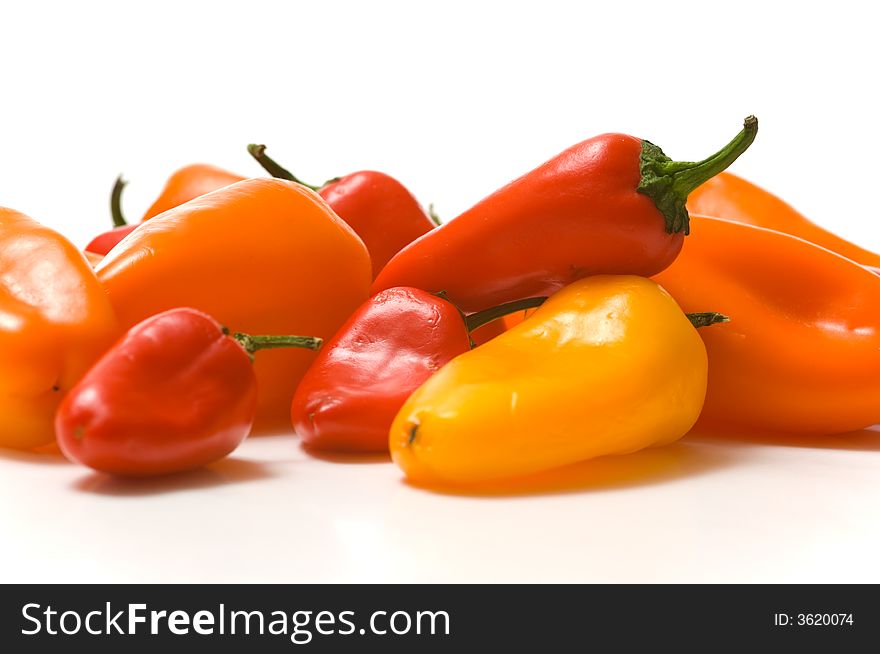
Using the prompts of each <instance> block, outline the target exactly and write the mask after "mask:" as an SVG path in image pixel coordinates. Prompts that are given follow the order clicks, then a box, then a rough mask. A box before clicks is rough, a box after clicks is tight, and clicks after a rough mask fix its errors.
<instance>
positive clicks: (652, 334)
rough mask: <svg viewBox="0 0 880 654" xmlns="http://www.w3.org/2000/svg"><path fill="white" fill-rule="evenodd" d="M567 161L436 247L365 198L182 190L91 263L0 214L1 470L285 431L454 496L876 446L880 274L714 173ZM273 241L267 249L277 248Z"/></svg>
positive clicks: (706, 166)
mask: <svg viewBox="0 0 880 654" xmlns="http://www.w3.org/2000/svg"><path fill="white" fill-rule="evenodd" d="M757 131H758V122H757V120H756V119H755V118H754V117H752V116H750V117H748V118H746V119H745V121H744V124H743V128H742V130H741V131H740V132H739V133H738V134H737V135H736V136H735V137H734V138H733V139H732V140H731V141H730V142H729V143H728V144H727V145H725V146H724V147H723V148H721V149H720V150H719V151H718V152H716V153H715V154H714V155H711V156H709V157H707V158H706V159H703V160H701V161H695V162H685V161H674V160H672V159H671V158H670V157H668V156H666V154H664V152H663V151H662V150H661V149H660V148H659V147H657V146H656V145H654V144H653V143H651V142H650V141H646V140H643V139H639V138H635V137H632V136H628V135H625V134H602V135H600V136H596V137H594V138H591V139H588V140H586V141H582V142H580V143H578V144H576V145H574V146H572V147H570V148H569V149H567V150H565V151H564V152H562V153H560V154H558V155H557V156H555V157H553V158H552V159H550V160H549V161H547V162H546V163H544V164H542V165H540V166H538V167H537V168H535V169H534V170H532V171H531V172H528V173H526V174H524V175H523V176H521V177H519V178H518V179H516V180H513V181H512V182H510V183H509V184H507V185H506V186H504V187H503V188H501V189H499V190H497V191H495V192H494V193H492V194H491V195H489V196H487V197H486V198H485V199H484V200H482V201H480V202H478V203H477V204H476V205H474V206H473V207H472V208H470V209H468V210H467V211H465V212H464V213H462V214H461V215H460V216H457V217H455V218H453V219H451V220H449V221H447V222H445V223H443V224H440V222H439V220H438V219H437V218H436V216H434V215H433V212H432V211H431V210H430V209H429V210H427V211H426V210H425V208H424V207H423V206H422V205H421V204H420V203H419V202H418V200H417V199H416V198H415V197H414V196H413V194H412V193H410V191H409V190H407V189H406V187H404V186H403V184H401V183H400V182H399V181H397V180H396V179H394V178H393V177H391V176H389V175H387V174H385V173H382V172H378V171H370V170H366V171H357V172H353V173H349V174H345V175H343V176H341V177H336V178H334V179H331V180H329V181H328V182H325V183H324V184H322V185H311V184H306V183H304V182H302V181H300V180H299V179H298V178H297V177H295V176H294V175H293V174H292V173H291V172H289V171H288V170H287V169H286V168H284V167H283V166H282V165H281V164H279V163H278V162H276V161H275V160H274V159H272V158H270V157H269V156H268V155H267V153H266V150H267V148H266V146H265V145H257V144H251V145H249V146H248V148H247V151H248V153H249V154H250V155H251V156H252V157H253V159H254V160H255V161H256V163H258V164H259V165H260V166H262V168H263V170H264V171H265V173H268V175H269V176H268V177H245V176H242V175H238V174H235V173H232V172H228V171H226V170H222V169H220V168H217V167H215V166H211V165H207V164H195V165H191V166H187V167H185V168H182V169H180V170H178V171H176V172H174V173H173V174H172V175H171V177H170V178H169V179H168V182H167V184H166V186H165V188H164V189H163V190H162V192H161V194H160V195H159V197H158V198H157V199H156V200H155V202H153V204H152V205H151V206H150V207H149V208H148V209H147V210H146V211H145V212H144V214H143V217H142V218H141V220H140V221H138V222H135V223H128V222H127V221H126V219H125V217H124V214H123V211H122V193H123V188H124V186H125V182H124V181H123V179H122V178H121V177H120V178H119V179H118V180H117V181H116V184H115V185H114V187H113V192H112V194H111V202H110V205H111V207H110V208H111V212H110V213H111V216H112V219H113V228H112V229H111V230H110V231H107V232H104V233H102V234H99V235H98V236H96V237H95V238H94V239H93V240H92V241H91V242H90V243H89V244H88V245H87V246H86V248H85V249H84V250H82V251H80V250H78V249H77V248H76V247H74V246H73V245H72V244H71V243H70V242H69V241H68V240H67V239H65V238H64V237H63V236H62V235H60V234H58V233H56V232H53V231H52V230H50V229H48V228H46V227H44V226H42V225H40V224H39V223H37V222H35V221H34V220H32V219H30V218H28V217H26V216H23V215H22V214H20V213H17V212H16V211H13V210H12V209H0V366H2V367H3V375H2V376H0V380H2V381H0V384H2V386H0V405H2V409H3V410H2V411H0V447H5V448H16V449H28V450H41V449H44V448H50V449H51V447H52V444H53V443H57V446H59V447H60V449H61V451H62V452H63V453H64V455H66V456H67V457H68V458H69V459H71V460H72V461H76V462H79V463H81V464H84V465H86V466H89V467H91V468H93V469H94V470H97V471H100V472H102V473H106V474H111V475H122V476H132V477H138V476H141V477H142V476H153V475H162V474H170V473H179V472H184V471H187V470H192V469H194V468H198V467H201V466H205V465H209V464H211V463H212V462H215V461H217V460H219V459H221V458H223V457H225V456H227V455H228V454H230V453H231V452H233V451H234V450H235V448H236V447H237V446H238V445H239V444H240V443H241V442H242V441H243V440H245V439H246V438H247V437H248V436H249V435H251V434H255V433H259V432H261V431H274V432H277V431H278V430H279V429H281V430H289V431H293V432H295V433H296V434H297V435H298V437H299V438H300V440H301V442H302V444H303V447H304V448H305V449H306V451H308V452H311V453H319V452H335V453H346V454H351V455H358V454H363V453H373V454H375V453H380V454H386V455H387V454H389V453H390V456H391V458H392V459H393V461H394V462H395V463H396V464H397V465H398V466H399V467H400V469H401V470H402V471H403V473H404V474H405V476H406V477H407V478H408V479H409V480H410V481H412V482H415V483H419V484H426V485H428V486H448V485H451V486H469V485H475V484H477V485H478V484H483V483H492V482H496V481H500V480H508V479H520V478H527V477H529V476H530V475H535V474H538V473H542V472H545V471H547V470H552V469H556V468H560V467H563V466H566V465H570V464H574V463H578V462H581V461H584V460H587V459H590V458H593V457H598V456H605V455H622V454H627V453H631V452H635V451H637V450H640V449H643V448H646V447H652V446H658V445H665V444H668V443H671V442H673V441H676V440H678V439H680V438H682V437H684V436H685V435H687V434H688V433H689V432H690V431H691V430H692V429H693V428H694V427H695V425H700V426H703V425H705V426H706V427H708V428H711V429H718V430H719V431H725V430H726V431H725V433H731V434H732V433H740V434H746V433H749V432H751V431H759V432H766V431H773V432H778V433H786V434H790V435H791V436H792V437H793V438H794V437H796V436H797V435H798V434H811V435H812V434H836V433H842V432H847V431H852V430H857V429H862V428H865V427H869V426H871V425H874V424H876V423H878V422H880V375H878V374H877V372H878V370H880V308H878V307H880V274H878V272H880V255H877V254H874V253H872V252H869V251H867V250H865V249H862V248H860V247H858V246H856V245H854V244H851V243H848V242H847V241H845V240H843V239H841V238H840V237H838V236H835V235H834V234H832V233H830V232H828V231H826V230H824V229H822V228H820V227H818V226H817V225H815V224H813V223H811V222H810V221H809V220H807V219H806V218H804V217H803V216H801V215H800V214H799V213H797V212H796V211H795V210H794V209H793V208H792V207H791V206H789V205H788V204H786V203H785V202H783V201H782V200H780V199H779V198H776V197H774V196H773V195H771V194H769V193H768V192H766V191H764V190H762V189H760V188H759V187H757V186H755V185H753V184H751V183H750V182H747V181H745V180H744V179H741V178H739V177H737V176H735V175H733V174H732V173H728V172H725V170H726V169H727V168H728V167H729V166H730V165H731V164H732V163H733V162H734V161H735V160H736V159H737V158H738V157H739V156H740V155H742V154H743V153H744V152H745V151H746V150H747V149H748V148H749V147H750V145H751V144H752V142H753V141H754V139H755V136H756V134H757ZM267 234H270V235H271V238H266V235H267Z"/></svg>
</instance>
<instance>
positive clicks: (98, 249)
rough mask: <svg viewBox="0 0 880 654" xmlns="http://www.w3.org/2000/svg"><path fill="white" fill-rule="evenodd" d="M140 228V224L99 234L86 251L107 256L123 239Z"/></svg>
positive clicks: (115, 228)
mask: <svg viewBox="0 0 880 654" xmlns="http://www.w3.org/2000/svg"><path fill="white" fill-rule="evenodd" d="M139 226H140V223H134V224H132V225H123V226H122V227H114V228H113V229H111V230H110V231H108V232H104V233H103V234H98V236H96V237H95V238H93V239H92V240H91V241H89V244H88V245H87V246H86V247H85V250H86V252H91V253H92V254H100V255H106V254H107V253H108V252H109V251H110V250H112V249H113V248H114V247H116V245H117V244H118V243H119V242H120V241H121V240H122V239H124V238H125V237H126V236H128V235H129V234H131V233H132V232H133V231H134V230H135V229H136V228H137V227H139Z"/></svg>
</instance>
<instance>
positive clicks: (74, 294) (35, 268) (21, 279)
mask: <svg viewBox="0 0 880 654" xmlns="http://www.w3.org/2000/svg"><path fill="white" fill-rule="evenodd" d="M118 334H119V329H118V326H117V323H116V318H115V316H114V315H113V310H112V309H111V308H110V303H109V302H108V300H107V296H106V293H105V292H104V289H103V288H102V287H101V284H100V283H99V282H98V280H97V279H96V278H95V275H94V273H93V272H92V269H91V267H90V266H89V264H88V262H87V261H86V259H85V257H84V256H83V255H82V253H81V252H79V250H77V249H76V247H75V246H74V245H73V244H72V243H70V242H69V241H68V240H67V239H65V238H64V237H63V236H61V235H60V234H58V233H56V232H54V231H52V230H51V229H49V228H48V227H44V226H43V225H40V224H39V223H37V222H36V221H34V220H31V219H30V218H28V217H27V216H24V215H22V214H20V213H18V212H17V211H13V210H11V209H3V208H0V447H12V448H18V449H29V448H34V447H39V446H41V445H45V444H47V443H50V442H52V441H53V440H54V438H55V431H54V426H53V423H54V420H55V409H56V407H57V406H58V404H59V402H60V401H61V399H62V397H64V394H65V393H66V392H67V391H69V390H70V389H71V387H73V386H74V384H75V383H76V382H77V381H78V380H79V378H80V377H81V376H82V375H83V374H84V373H85V372H86V371H87V370H88V369H89V367H90V366H91V364H92V363H94V361H96V360H97V359H98V358H99V357H100V356H101V355H102V354H103V353H104V351H105V350H106V349H107V348H108V347H109V346H110V345H111V344H112V343H113V341H114V340H115V338H116V337H117V336H118Z"/></svg>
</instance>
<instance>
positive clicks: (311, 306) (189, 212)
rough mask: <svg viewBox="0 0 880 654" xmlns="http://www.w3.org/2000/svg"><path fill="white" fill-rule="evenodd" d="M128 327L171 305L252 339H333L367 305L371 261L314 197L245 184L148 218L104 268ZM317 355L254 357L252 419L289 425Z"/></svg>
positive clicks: (272, 185) (272, 183)
mask: <svg viewBox="0 0 880 654" xmlns="http://www.w3.org/2000/svg"><path fill="white" fill-rule="evenodd" d="M97 273H98V278H99V279H100V280H101V281H102V282H103V284H104V286H105V288H106V289H107V293H108V295H109V297H110V301H111V303H112V304H113V307H114V308H115V309H116V312H117V315H118V316H119V319H120V321H121V323H122V325H123V327H125V328H126V329H127V328H130V327H132V326H133V325H135V324H137V323H138V322H140V321H141V320H143V319H145V318H147V317H149V316H152V315H154V314H156V313H159V312H161V311H166V310H168V309H172V308H176V307H192V308H195V309H199V310H200V311H204V312H206V313H208V314H210V315H212V316H214V317H215V318H217V320H219V321H220V322H221V323H222V324H224V325H230V326H232V325H234V326H235V329H236V330H240V331H243V332H248V333H251V334H307V335H309V336H317V337H320V338H323V339H327V338H330V337H331V336H332V335H333V334H334V332H335V331H336V330H337V328H338V327H339V326H340V325H342V323H343V322H344V321H345V320H346V318H348V316H349V314H351V312H352V311H354V310H355V309H356V308H357V307H358V306H360V304H361V303H363V301H364V300H366V299H367V295H368V292H369V287H370V282H371V280H372V273H371V265H370V256H369V254H368V253H367V249H366V247H364V244H363V242H362V241H361V240H360V238H358V236H357V235H356V234H355V233H354V232H353V231H352V229H351V228H350V227H349V226H348V225H346V224H345V223H344V222H343V221H342V220H341V219H340V218H338V217H337V216H336V214H334V213H333V211H332V210H331V209H330V207H328V206H327V204H326V203H325V202H324V200H322V199H321V198H320V197H319V196H318V195H317V194H316V193H314V192H312V191H310V190H309V189H307V188H305V187H304V186H301V185H299V184H296V183H293V182H287V181H284V180H278V179H249V180H246V181H243V182H238V183H236V184H233V185H231V186H227V187H225V188H222V189H219V190H217V191H214V192H213V193H208V194H207V195H202V196H200V197H198V198H196V199H194V200H192V201H190V202H187V203H185V204H182V205H180V206H178V207H176V208H174V209H170V210H168V211H166V212H164V213H163V214H161V215H159V216H156V217H155V218H153V219H151V220H149V221H147V222H146V223H144V224H143V225H141V226H140V227H139V228H138V229H137V230H135V231H134V232H133V233H132V234H131V235H130V236H129V237H128V238H127V239H126V240H125V241H123V242H122V243H120V244H119V245H118V246H116V247H115V248H114V249H113V250H112V251H111V252H110V254H108V255H107V257H106V258H105V259H104V260H103V261H102V262H101V263H100V264H99V265H98V268H97ZM314 356H315V354H314V353H313V352H309V351H307V350H267V351H262V352H259V353H257V355H256V360H255V368H254V371H255V373H256V375H257V383H258V387H259V390H258V415H257V420H258V423H259V425H260V426H262V427H277V426H284V427H286V428H289V424H290V421H289V415H290V400H291V398H292V397H293V393H294V391H295V390H296V387H297V384H298V383H299V380H300V378H301V377H302V375H303V374H305V371H306V369H307V368H308V367H309V365H310V364H311V362H312V360H313V358H314Z"/></svg>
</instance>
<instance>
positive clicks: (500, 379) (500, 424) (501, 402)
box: [390, 276, 717, 485]
mask: <svg viewBox="0 0 880 654" xmlns="http://www.w3.org/2000/svg"><path fill="white" fill-rule="evenodd" d="M716 315H717V314H716ZM710 322H711V320H710ZM707 369H708V364H707V358H706V349H705V347H704V346H703V341H702V339H701V338H700V336H699V335H698V334H697V331H696V329H695V328H694V325H693V324H692V323H691V321H690V320H689V319H688V316H686V315H685V314H684V313H683V312H682V310H681V309H680V308H679V307H678V305H677V304H676V303H675V301H674V300H673V299H672V297H671V296H670V295H669V294H668V293H667V292H666V291H664V290H663V289H662V288H661V287H660V286H658V285H657V284H656V283H655V282H652V281H650V280H648V279H644V278H641V277H631V276H599V277H590V278H586V279H583V280H581V281H578V282H575V283H574V284H572V285H570V286H568V287H566V288H564V289H563V290H561V291H559V292H558V293H556V294H554V295H553V296H552V297H550V298H549V299H548V300H547V302H545V303H544V305H543V306H541V308H540V309H538V310H537V311H536V312H535V313H534V315H532V316H531V317H529V318H527V319H526V320H525V321H524V322H522V323H520V324H519V325H517V326H515V327H513V328H512V329H510V330H509V331H507V332H505V333H504V334H502V335H500V336H498V337H496V338H495V339H493V340H491V341H489V342H488V343H486V344H485V345H482V346H481V347H479V348H477V349H475V350H472V351H470V352H466V353H465V354H462V355H460V356H458V357H456V358H455V359H453V360H452V361H451V362H449V363H448V364H446V365H445V366H444V367H443V368H441V369H440V370H439V371H438V372H437V373H436V374H435V375H434V376H433V377H431V378H430V379H429V380H428V381H427V382H425V383H424V384H423V385H422V386H421V387H420V388H419V389H418V390H416V392H415V393H414V394H413V395H412V396H411V397H410V398H409V400H408V401H407V402H406V404H404V406H403V408H402V409H401V410H400V412H399V413H398V414H397V417H396V418H395V420H394V423H393V425H392V427H391V433H390V447H391V454H392V457H393V459H394V461H395V462H396V463H397V464H398V465H399V466H400V467H401V468H402V469H403V471H404V472H405V473H406V475H407V476H408V477H409V478H410V479H412V480H414V481H417V482H420V483H427V484H441V485H442V484H450V483H451V484H472V483H480V482H486V481H493V480H499V479H505V478H514V477H520V476H525V475H530V474H533V473H538V472H542V471H545V470H549V469H553V468H557V467H560V466H564V465H567V464H572V463H576V462H579V461H583V460H585V459H589V458H592V457H597V456H603V455H607V454H625V453H629V452H635V451H636V450H640V449H642V448H645V447H649V446H653V445H665V444H667V443H671V442H673V441H675V440H677V439H679V438H681V437H682V436H684V435H685V434H686V433H687V432H688V430H689V429H690V428H691V426H692V425H693V424H694V422H696V420H697V417H698V416H699V414H700V410H701V409H702V406H703V399H704V398H705V395H706V377H707Z"/></svg>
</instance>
